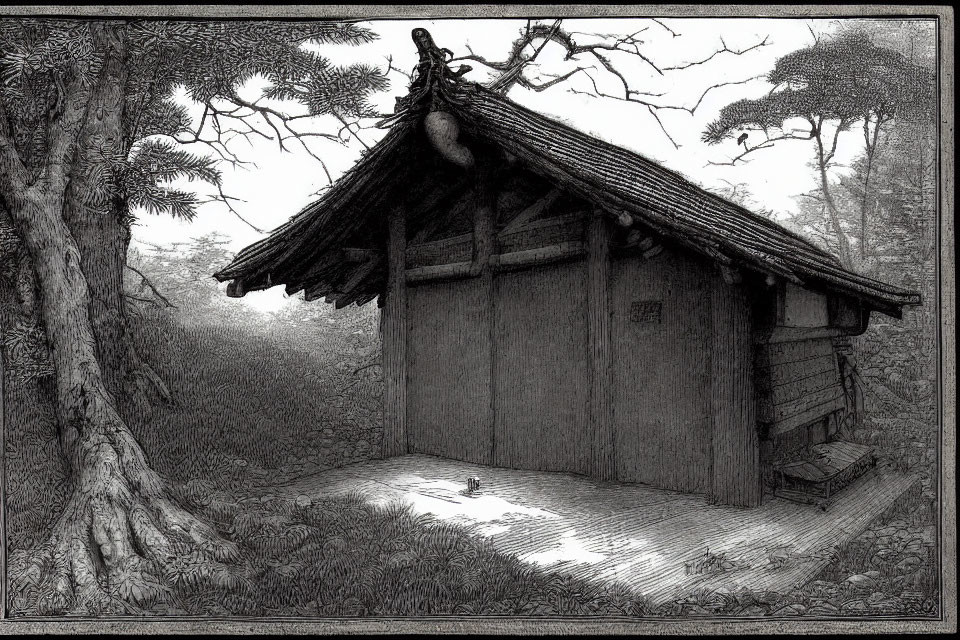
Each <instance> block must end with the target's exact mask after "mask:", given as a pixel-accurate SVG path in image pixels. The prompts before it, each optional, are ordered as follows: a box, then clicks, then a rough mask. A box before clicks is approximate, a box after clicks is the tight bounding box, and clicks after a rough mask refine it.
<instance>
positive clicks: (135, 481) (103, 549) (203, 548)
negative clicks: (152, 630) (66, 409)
mask: <svg viewBox="0 0 960 640" xmlns="http://www.w3.org/2000/svg"><path fill="white" fill-rule="evenodd" d="M110 422H111V423H112V428H109V429H107V428H105V429H99V430H94V431H93V432H91V433H89V434H86V435H84V436H83V437H81V438H80V440H79V442H78V444H77V447H76V449H75V451H76V454H75V455H76V456H78V458H79V459H77V460H75V467H74V468H76V469H80V474H79V477H78V478H77V480H76V483H75V486H74V492H73V496H72V498H71V500H70V501H69V502H68V504H67V507H66V508H65V510H64V512H63V514H62V515H61V517H60V519H59V520H58V521H57V523H56V525H55V527H54V529H53V531H52V533H51V536H50V538H49V539H48V540H47V542H46V543H44V544H43V545H41V546H40V547H39V548H37V549H34V550H32V552H28V553H20V554H17V555H15V556H13V557H11V559H10V561H11V566H10V576H11V579H12V583H11V595H12V598H11V604H12V609H13V613H15V614H21V615H22V614H34V615H64V614H96V613H104V612H107V613H114V614H136V613H142V612H143V611H145V610H149V609H151V608H152V607H154V606H156V605H157V604H159V603H170V604H176V601H177V595H176V591H177V590H178V588H195V587H197V586H199V585H202V584H204V583H207V582H209V581H211V580H214V581H217V582H219V583H220V584H224V582H225V581H227V582H229V581H235V580H238V579H239V578H238V577H237V576H235V575H234V574H233V571H232V570H231V568H230V567H229V566H227V565H226V564H225V563H230V562H234V561H236V560H237V559H238V557H239V549H238V547H237V546H236V545H235V544H234V543H232V542H229V541H227V540H225V539H223V538H222V537H221V536H220V535H219V534H218V533H217V532H216V531H215V530H214V529H213V528H212V527H211V526H209V525H208V524H207V523H205V522H203V521H202V520H201V519H200V518H198V517H197V516H195V515H193V514H192V513H190V512H189V511H187V510H186V509H184V508H183V507H182V506H180V505H179V504H178V502H177V501H176V499H175V498H174V497H173V496H172V494H171V493H170V491H169V490H168V488H167V486H166V483H165V482H164V481H163V480H162V478H161V477H160V476H159V475H158V474H157V473H156V472H154V471H152V470H151V469H150V468H149V467H148V466H147V464H146V461H145V459H144V457H143V452H142V450H141V449H140V447H139V445H138V444H137V443H136V441H135V440H134V439H133V438H132V436H131V435H130V434H129V432H128V431H127V430H126V427H125V426H124V425H123V423H122V422H120V421H119V420H113V421H110Z"/></svg>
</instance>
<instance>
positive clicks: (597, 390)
mask: <svg viewBox="0 0 960 640" xmlns="http://www.w3.org/2000/svg"><path fill="white" fill-rule="evenodd" d="M587 331H588V338H587V340H588V342H589V352H590V372H591V374H590V426H591V429H592V431H593V434H594V437H593V452H592V453H593V456H592V460H591V461H590V464H591V465H592V468H593V474H592V475H594V476H595V477H597V478H599V479H601V480H615V479H616V475H617V467H616V457H615V456H614V446H615V434H614V431H613V416H612V412H611V407H612V404H611V401H610V395H611V391H612V380H611V368H610V229H609V227H608V226H607V222H606V220H605V219H604V218H603V215H602V213H601V212H600V211H594V212H593V214H592V215H591V218H590V223H589V227H588V229H587Z"/></svg>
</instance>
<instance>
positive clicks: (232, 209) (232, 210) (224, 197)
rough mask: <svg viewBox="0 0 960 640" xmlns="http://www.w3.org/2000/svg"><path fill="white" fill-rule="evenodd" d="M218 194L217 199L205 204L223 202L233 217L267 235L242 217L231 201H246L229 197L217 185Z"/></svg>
mask: <svg viewBox="0 0 960 640" xmlns="http://www.w3.org/2000/svg"><path fill="white" fill-rule="evenodd" d="M217 192H218V196H217V197H215V198H211V199H210V200H207V201H205V202H222V203H223V204H225V205H226V207H227V209H228V210H229V211H230V213H232V214H233V215H235V216H236V217H237V218H238V219H239V220H240V221H241V222H243V223H244V224H245V225H247V226H248V227H250V228H251V229H253V230H254V231H256V232H257V233H266V231H265V230H263V229H261V228H259V227H257V226H255V225H254V224H253V223H251V222H250V221H249V220H247V219H246V218H244V217H243V216H242V215H240V212H239V211H237V210H236V208H235V207H234V206H233V205H232V204H230V201H231V200H236V201H237V202H246V200H241V199H240V198H235V197H233V196H228V195H227V194H225V193H224V192H223V187H222V186H221V185H219V184H218V185H217Z"/></svg>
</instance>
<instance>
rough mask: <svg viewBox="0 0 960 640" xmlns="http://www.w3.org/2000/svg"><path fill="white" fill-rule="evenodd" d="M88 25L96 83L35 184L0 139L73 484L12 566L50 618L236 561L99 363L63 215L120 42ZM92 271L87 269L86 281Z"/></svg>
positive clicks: (66, 121)
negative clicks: (96, 44)
mask: <svg viewBox="0 0 960 640" xmlns="http://www.w3.org/2000/svg"><path fill="white" fill-rule="evenodd" d="M94 28H96V29H97V34H98V37H99V38H100V40H101V43H102V44H103V45H104V46H105V47H106V50H107V51H108V53H107V54H106V56H105V61H104V65H103V70H102V72H101V77H100V78H99V79H98V81H97V82H96V83H95V84H94V86H93V87H92V88H84V87H83V85H82V83H80V82H79V81H77V80H74V81H72V82H71V84H70V87H69V88H68V89H67V94H66V95H65V96H64V100H63V104H64V105H65V107H64V110H63V112H62V115H60V116H59V119H58V120H54V121H53V122H52V123H51V125H50V127H51V131H50V135H49V136H48V154H49V158H48V162H47V163H46V166H45V168H44V169H43V171H42V172H41V173H40V174H39V177H37V178H36V179H34V181H32V182H29V181H28V180H29V179H30V173H29V172H28V171H27V170H25V169H24V168H23V167H22V165H21V164H20V163H19V160H18V158H16V157H15V153H14V152H11V148H10V144H9V142H8V140H9V138H8V137H4V136H0V151H2V152H3V161H4V164H3V166H0V186H2V187H3V191H2V193H0V196H2V198H3V200H4V203H5V205H6V207H7V209H8V210H9V214H10V217H11V219H12V220H13V222H14V225H15V227H16V231H17V234H18V235H19V237H20V239H21V240H22V242H23V245H24V247H25V249H26V251H27V253H28V254H29V256H30V259H31V261H32V263H33V267H34V271H35V274H36V282H37V291H38V293H39V295H38V298H37V304H38V306H39V310H40V315H41V317H42V318H43V325H44V330H45V333H46V338H47V342H48V344H49V348H50V359H51V362H52V364H53V369H54V372H55V378H56V385H55V397H56V410H57V417H58V423H59V436H60V446H61V450H62V453H63V456H64V458H65V460H66V464H67V467H68V469H69V470H70V476H71V480H72V495H71V498H70V500H69V501H68V502H67V506H66V507H65V509H64V512H63V513H62V514H61V516H60V518H59V519H58V520H57V522H56V524H55V526H54V527H53V530H52V531H51V535H50V539H49V540H48V542H47V543H46V544H45V545H44V546H43V548H42V549H41V550H40V553H39V554H34V555H33V558H30V557H28V556H27V555H26V554H20V555H19V556H18V557H16V558H11V562H10V572H9V575H10V576H11V578H12V580H13V583H12V584H11V591H12V592H17V591H18V590H19V591H21V592H24V591H26V590H30V589H33V590H34V591H35V594H34V595H35V596H36V597H35V601H36V607H35V610H34V611H33V613H38V614H48V615H49V614H57V613H63V612H67V611H78V612H84V611H87V612H101V611H103V610H105V609H107V610H111V611H130V610H131V609H134V610H135V608H136V606H135V605H137V604H145V603H148V602H151V601H155V600H162V599H165V598H167V597H169V596H170V591H169V590H168V589H167V588H166V587H165V586H164V582H165V581H166V580H172V579H173V578H172V575H171V574H170V571H172V570H176V572H177V573H176V574H174V575H179V576H181V577H182V576H185V575H187V576H188V577H187V580H189V581H194V580H198V579H200V578H202V577H203V576H207V575H210V573H209V572H210V567H211V566H213V565H216V564H217V563H219V562H221V561H224V560H228V559H232V558H235V557H236V554H237V549H236V546H235V545H233V544H232V543H229V542H226V541H224V540H223V539H221V538H220V537H219V536H218V535H217V533H216V532H215V531H214V530H213V529H212V528H211V527H210V526H208V525H207V524H206V523H204V522H203V521H201V520H200V519H198V518H197V517H195V516H194V515H192V514H191V513H189V512H188V511H186V510H185V509H183V508H182V507H181V506H179V505H178V503H177V501H176V500H175V498H174V497H173V495H172V494H171V492H170V491H169V489H168V487H167V485H166V483H165V482H164V481H163V479H162V478H161V477H160V476H159V475H158V474H157V473H156V472H154V471H153V470H152V469H151V468H150V466H149V465H148V463H147V460H146V457H145V455H144V452H143V450H142V449H141V447H140V445H139V444H138V443H137V442H136V440H135V439H134V438H133V436H132V434H131V433H130V431H129V429H128V428H127V426H126V424H125V423H124V421H123V419H122V418H121V416H120V414H119V412H118V408H117V400H116V397H115V396H114V395H113V394H112V393H111V392H110V390H109V388H108V385H107V382H106V380H105V378H104V374H103V369H102V367H101V364H100V362H99V360H98V344H97V334H96V331H95V330H94V327H93V324H92V323H91V307H92V300H91V288H90V286H89V283H88V279H87V277H86V276H85V274H84V272H83V262H84V257H83V256H82V254H81V251H80V247H79V246H78V243H77V240H76V239H75V238H74V236H73V234H72V233H71V230H70V227H69V225H68V223H67V221H66V219H65V217H64V205H65V201H66V198H67V195H66V194H67V192H68V184H69V183H70V179H71V174H70V170H69V168H70V167H72V166H74V163H75V161H76V156H77V153H76V152H77V143H78V142H79V140H80V137H81V135H80V134H81V132H82V131H83V130H84V128H85V126H86V123H87V117H88V115H91V116H92V117H99V118H101V119H103V118H104V117H105V116H106V111H105V110H104V111H101V110H100V108H99V106H97V107H94V105H101V104H103V103H105V102H106V101H107V100H108V97H109V92H110V91H111V85H112V83H113V82H115V80H116V79H115V77H113V76H112V74H113V70H114V69H115V68H116V67H115V65H116V63H117V61H118V60H122V57H121V52H122V46H123V44H122V40H121V39H119V38H118V35H117V34H116V33H110V32H109V31H108V29H109V27H108V26H106V25H100V26H99V27H94ZM92 29H93V28H92ZM121 37H122V36H121ZM103 94H107V95H106V97H105V96H104V95H103ZM104 142H107V143H108V142H109V140H106V139H104ZM94 228H97V227H94ZM111 241H112V240H109V239H106V238H102V239H101V240H100V244H103V245H107V242H111ZM108 248H111V249H114V250H115V249H116V247H109V246H108ZM114 264H115V263H114ZM100 275H102V274H100V273H98V272H96V270H94V272H93V273H92V275H91V280H93V281H96V279H97V278H98V277H100ZM178 563H179V565H178ZM184 563H186V564H184ZM178 566H179V568H176V567H178Z"/></svg>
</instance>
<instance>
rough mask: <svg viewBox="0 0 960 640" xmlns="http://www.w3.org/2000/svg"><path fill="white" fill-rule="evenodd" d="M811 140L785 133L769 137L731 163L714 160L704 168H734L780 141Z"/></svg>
mask: <svg viewBox="0 0 960 640" xmlns="http://www.w3.org/2000/svg"><path fill="white" fill-rule="evenodd" d="M748 130H749V131H759V129H748ZM809 139H810V136H797V135H793V134H792V133H783V134H782V135H779V136H776V137H773V138H771V137H769V136H767V138H766V139H765V140H764V141H763V142H761V143H760V144H758V145H757V146H755V147H747V148H746V150H745V151H744V152H743V153H741V154H740V155H738V156H736V157H734V158H731V159H730V161H729V162H715V161H713V160H710V161H708V162H707V164H706V165H704V166H716V167H720V166H729V167H732V166H734V165H735V164H736V163H737V161H739V160H742V159H743V158H745V157H746V156H748V155H750V154H751V153H753V152H755V151H760V150H761V149H769V148H770V147H772V146H773V145H774V143H776V142H779V141H780V140H809ZM744 146H746V145H744Z"/></svg>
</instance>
